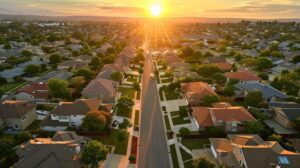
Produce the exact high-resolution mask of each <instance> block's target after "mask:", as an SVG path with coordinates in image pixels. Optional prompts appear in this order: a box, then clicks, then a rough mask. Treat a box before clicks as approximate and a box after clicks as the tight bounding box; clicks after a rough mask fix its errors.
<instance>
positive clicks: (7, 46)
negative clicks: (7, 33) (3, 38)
mask: <svg viewBox="0 0 300 168" xmlns="http://www.w3.org/2000/svg"><path fill="white" fill-rule="evenodd" d="M3 48H4V49H6V50H9V49H11V45H10V44H9V43H6V44H4V47H3Z"/></svg>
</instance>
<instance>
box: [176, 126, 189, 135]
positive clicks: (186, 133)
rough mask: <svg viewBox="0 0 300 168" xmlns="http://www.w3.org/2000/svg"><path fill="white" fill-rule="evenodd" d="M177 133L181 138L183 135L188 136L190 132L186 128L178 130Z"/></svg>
mask: <svg viewBox="0 0 300 168" xmlns="http://www.w3.org/2000/svg"><path fill="white" fill-rule="evenodd" d="M179 133H180V135H181V136H184V135H188V134H190V133H191V131H190V130H189V129H188V128H186V127H181V128H180V129H179Z"/></svg>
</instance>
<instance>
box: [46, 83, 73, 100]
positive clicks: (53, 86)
mask: <svg viewBox="0 0 300 168" xmlns="http://www.w3.org/2000/svg"><path fill="white" fill-rule="evenodd" d="M48 87H49V93H50V95H51V96H52V97H54V98H69V97H70V89H69V88H68V82H67V81H65V80H62V79H58V78H51V79H49V80H48Z"/></svg>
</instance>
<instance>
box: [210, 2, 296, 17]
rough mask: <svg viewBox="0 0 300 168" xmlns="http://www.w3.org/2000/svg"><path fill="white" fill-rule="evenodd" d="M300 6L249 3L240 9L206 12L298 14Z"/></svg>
mask: <svg viewBox="0 0 300 168" xmlns="http://www.w3.org/2000/svg"><path fill="white" fill-rule="evenodd" d="M299 11H300V5H294V4H275V3H274V4H262V3H254V2H251V3H248V4H246V5H244V6H240V7H232V8H226V9H215V10H207V11H206V12H225V13H249V14H250V13H253V14H255V13H274V14H277V13H294V14H298V12H299Z"/></svg>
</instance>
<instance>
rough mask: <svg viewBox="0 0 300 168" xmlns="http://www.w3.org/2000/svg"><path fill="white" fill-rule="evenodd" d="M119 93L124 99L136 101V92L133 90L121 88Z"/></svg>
mask: <svg viewBox="0 0 300 168" xmlns="http://www.w3.org/2000/svg"><path fill="white" fill-rule="evenodd" d="M118 92H120V93H121V96H123V97H129V98H132V99H134V96H135V90H134V89H133V88H126V87H119V88H118Z"/></svg>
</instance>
